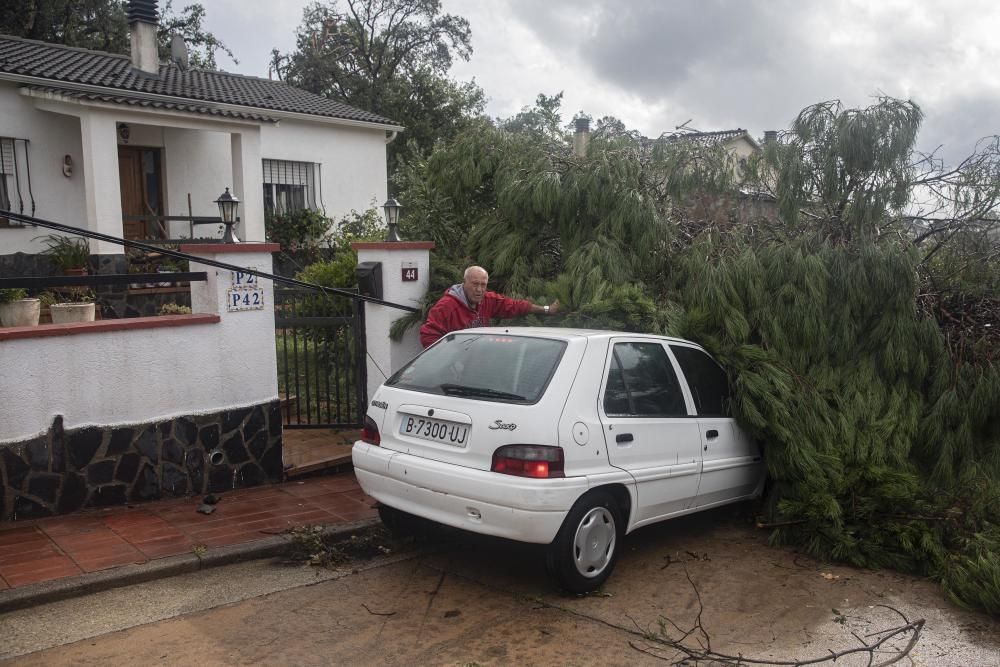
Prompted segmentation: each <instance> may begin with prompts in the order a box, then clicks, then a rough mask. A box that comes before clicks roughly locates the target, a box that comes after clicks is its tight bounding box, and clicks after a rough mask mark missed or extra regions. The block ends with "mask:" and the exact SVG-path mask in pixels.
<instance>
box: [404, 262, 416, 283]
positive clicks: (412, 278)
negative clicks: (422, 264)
mask: <svg viewBox="0 0 1000 667" xmlns="http://www.w3.org/2000/svg"><path fill="white" fill-rule="evenodd" d="M402 271H403V282H404V283H412V282H416V280H417V263H416V262H403V263H402Z"/></svg>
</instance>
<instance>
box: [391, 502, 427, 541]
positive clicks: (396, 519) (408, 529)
mask: <svg viewBox="0 0 1000 667" xmlns="http://www.w3.org/2000/svg"><path fill="white" fill-rule="evenodd" d="M378 516H379V518H380V519H382V525H384V526H385V527H386V528H387V529H388V531H389V532H390V533H391V534H392V536H393V537H394V538H396V539H406V538H411V537H412V538H416V539H418V540H420V539H434V538H437V537H439V536H440V532H441V525H440V524H438V523H435V522H433V521H431V520H430V519H425V518H423V517H419V516H416V515H414V514H410V513H409V512H404V511H403V510H398V509H396V508H395V507H389V506H388V505H382V504H379V506H378Z"/></svg>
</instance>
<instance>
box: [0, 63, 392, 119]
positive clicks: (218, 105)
mask: <svg viewBox="0 0 1000 667" xmlns="http://www.w3.org/2000/svg"><path fill="white" fill-rule="evenodd" d="M0 81H10V82H12V83H18V84H25V85H32V86H48V87H52V88H63V89H65V90H72V91H78V92H84V93H95V94H99V95H127V96H129V97H133V98H135V99H141V100H148V101H150V102H166V103H172V104H191V105H198V106H203V107H206V108H210V109H217V110H219V111H228V112H231V113H252V114H258V115H261V116H266V117H270V118H273V119H278V120H281V119H288V120H297V121H302V122H307V123H320V124H324V125H340V126H347V127H357V128H365V129H372V130H382V131H386V132H402V131H403V129H404V128H403V126H401V125H390V124H388V123H373V122H370V121H361V120H352V119H349V118H334V117H332V116H317V115H315V114H307V113H298V112H294V111H279V110H275V109H266V108H263V107H252V106H244V105H239V104H225V103H222V102H208V101H205V100H199V99H196V98H192V97H176V96H173V95H158V94H156V93H146V92H140V91H132V90H127V89H122V88H110V87H108V86H94V85H90V84H85V83H72V82H66V81H59V80H58V79H47V78H44V77H36V76H28V75H25V74H13V73H10V72H0ZM67 101H69V100H67ZM73 101H74V102H77V103H79V102H80V100H73ZM109 106H119V105H114V104H111V105H109ZM192 113H194V112H192Z"/></svg>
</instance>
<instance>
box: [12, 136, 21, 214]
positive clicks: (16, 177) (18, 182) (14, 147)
mask: <svg viewBox="0 0 1000 667" xmlns="http://www.w3.org/2000/svg"><path fill="white" fill-rule="evenodd" d="M10 149H11V150H12V151H13V152H14V155H13V157H12V161H13V163H14V186H15V188H16V190H17V212H18V213H24V199H23V198H22V197H21V174H19V173H18V172H19V171H20V170H19V169H18V168H17V144H16V143H14V140H11V142H10Z"/></svg>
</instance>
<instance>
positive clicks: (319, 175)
mask: <svg viewBox="0 0 1000 667" xmlns="http://www.w3.org/2000/svg"><path fill="white" fill-rule="evenodd" d="M315 177H316V192H318V193H319V205H320V206H321V207H322V208H323V214H324V215H326V202H325V201H323V163H322V162H317V163H316V171H315Z"/></svg>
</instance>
